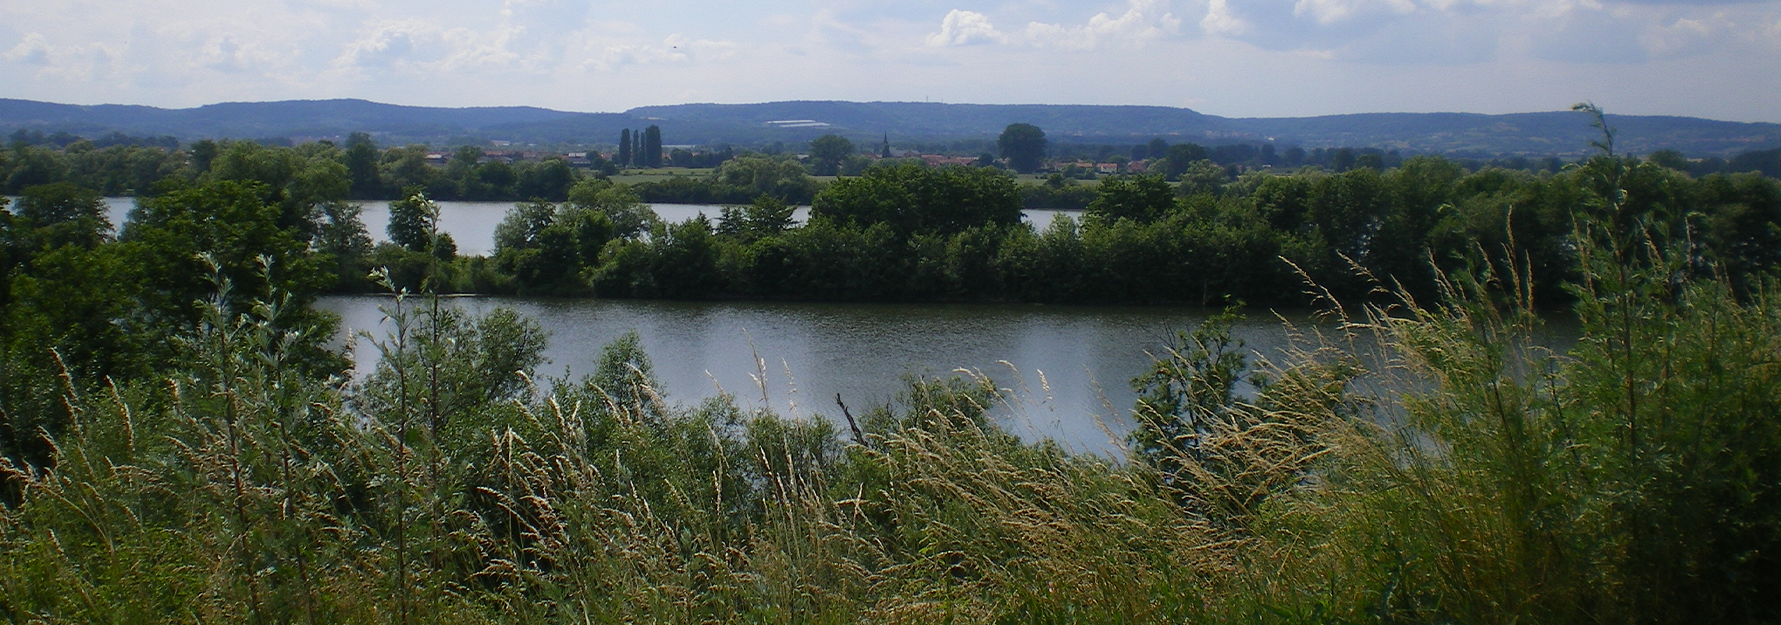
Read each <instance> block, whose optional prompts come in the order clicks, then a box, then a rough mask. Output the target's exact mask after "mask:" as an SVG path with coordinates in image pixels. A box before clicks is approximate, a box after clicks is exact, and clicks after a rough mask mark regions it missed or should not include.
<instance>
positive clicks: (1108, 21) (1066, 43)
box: [1025, 0, 1181, 50]
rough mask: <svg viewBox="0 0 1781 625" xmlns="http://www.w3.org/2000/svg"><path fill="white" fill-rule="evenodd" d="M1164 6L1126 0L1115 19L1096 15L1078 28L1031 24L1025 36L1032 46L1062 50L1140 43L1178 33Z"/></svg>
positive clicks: (1161, 1) (1159, 1) (1154, 0)
mask: <svg viewBox="0 0 1781 625" xmlns="http://www.w3.org/2000/svg"><path fill="white" fill-rule="evenodd" d="M1167 4H1168V3H1167V2H1166V0H1129V4H1128V5H1127V7H1126V12H1125V13H1124V14H1121V15H1120V16H1119V17H1113V16H1110V15H1108V14H1106V13H1097V14H1095V16H1094V17H1091V18H1089V20H1088V23H1087V24H1084V25H1081V26H1063V25H1059V24H1047V23H1042V22H1031V23H1029V24H1027V28H1026V31H1025V35H1026V38H1027V40H1028V41H1029V42H1030V43H1032V44H1033V45H1035V46H1038V47H1042V48H1061V49H1065V50H1094V49H1096V48H1099V47H1100V46H1101V44H1102V43H1103V42H1105V41H1119V42H1125V43H1129V44H1134V45H1136V44H1142V43H1144V42H1146V41H1149V40H1152V39H1156V38H1158V37H1161V36H1163V35H1167V34H1174V33H1177V32H1180V29H1181V20H1180V19H1179V18H1176V17H1175V15H1174V14H1173V13H1170V12H1168V8H1167Z"/></svg>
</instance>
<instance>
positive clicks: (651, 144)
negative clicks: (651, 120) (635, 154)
mask: <svg viewBox="0 0 1781 625" xmlns="http://www.w3.org/2000/svg"><path fill="white" fill-rule="evenodd" d="M642 156H643V158H642V159H641V160H642V161H643V166H644V167H650V168H656V167H661V166H662V129H661V127H660V126H657V125H655V124H650V125H649V127H648V128H644V129H643V155H642Z"/></svg>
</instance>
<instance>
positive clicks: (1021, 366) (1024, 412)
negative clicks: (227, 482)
mask: <svg viewBox="0 0 1781 625" xmlns="http://www.w3.org/2000/svg"><path fill="white" fill-rule="evenodd" d="M393 301H394V300H393V299H391V298H389V297H381V296H329V297H324V298H322V299H321V301H320V302H319V303H318V307H320V308H323V309H326V310H331V311H334V312H336V313H339V314H340V316H341V318H342V320H343V324H342V325H344V326H345V327H347V328H350V329H351V330H352V331H354V332H357V331H360V330H366V331H369V333H370V334H371V335H373V336H380V335H382V334H384V333H387V332H388V330H389V324H388V323H387V322H385V321H384V319H383V317H384V313H383V312H381V311H380V307H388V306H389V305H391V304H392V303H393ZM410 301H411V302H413V301H417V300H410ZM442 301H443V302H444V303H445V305H448V306H457V307H461V308H463V309H464V310H466V311H468V312H472V313H480V312H486V311H488V310H491V309H493V308H495V307H497V306H505V307H510V308H513V309H516V310H517V311H519V312H520V313H522V314H524V315H526V316H528V317H531V318H532V319H535V320H537V321H538V322H539V323H540V324H541V325H542V326H543V327H544V328H545V329H546V330H547V331H549V332H550V341H549V346H548V347H547V348H546V350H545V356H546V357H547V358H549V359H550V362H549V363H548V364H546V365H544V366H543V367H540V374H541V376H549V377H563V376H564V375H565V374H566V375H567V376H568V377H569V378H570V379H579V378H580V377H581V376H582V375H585V374H587V373H590V372H591V371H592V368H593V366H594V363H595V362H596V359H597V358H598V356H599V353H600V348H601V347H602V346H603V345H605V344H606V343H608V342H610V341H612V340H613V339H615V338H618V337H619V336H621V335H623V334H624V333H625V332H629V331H635V332H637V334H638V336H639V337H640V338H641V339H642V344H643V347H644V349H645V350H646V351H647V352H648V353H649V355H650V358H651V360H652V362H653V364H654V367H655V373H656V375H657V377H658V378H659V379H660V380H661V383H662V386H663V387H664V389H663V390H665V391H666V394H667V396H668V398H669V400H670V401H672V402H678V403H685V404H690V403H696V402H698V401H700V400H702V399H705V398H708V397H712V396H715V395H717V394H718V393H720V392H727V393H729V394H731V395H733V396H735V397H736V398H737V401H738V403H739V404H741V405H742V406H743V407H745V408H754V407H761V406H765V407H768V408H770V409H772V410H774V411H776V412H778V413H780V414H782V415H791V416H798V417H810V416H815V415H821V416H823V417H827V418H836V417H838V416H839V415H840V411H839V409H837V408H836V405H835V396H836V395H837V394H839V395H840V396H841V397H842V400H843V401H845V402H846V403H847V405H848V408H849V409H850V410H852V411H853V412H854V414H856V415H858V414H862V413H864V412H865V411H866V410H867V409H869V408H870V407H871V406H874V405H882V404H884V403H885V402H888V401H890V400H891V399H892V398H893V397H894V396H895V394H896V393H897V391H898V390H899V389H900V388H902V386H903V382H902V377H903V376H904V375H905V374H911V375H921V374H927V375H951V374H952V372H953V371H954V370H957V369H965V370H969V371H976V372H980V373H982V374H983V375H987V376H989V377H990V378H991V379H993V380H994V381H995V382H996V384H997V385H998V387H1001V388H1006V389H1009V390H1010V391H1011V393H1010V396H1011V398H1012V399H1011V401H1010V402H1009V403H1008V404H1007V405H1004V406H1000V407H998V408H997V409H996V411H995V413H994V414H995V416H996V418H997V419H998V420H999V421H1000V422H1001V424H1002V425H1003V426H1004V427H1005V428H1007V429H1008V430H1009V431H1011V432H1013V433H1015V434H1017V435H1019V436H1021V437H1022V438H1025V439H1028V440H1037V439H1040V438H1051V439H1053V440H1056V441H1058V442H1059V443H1061V444H1063V445H1064V446H1066V447H1067V448H1070V449H1073V450H1076V451H1088V452H1097V453H1103V454H1108V455H1115V456H1117V455H1120V454H1119V452H1118V446H1117V444H1116V443H1115V439H1118V438H1121V437H1123V436H1124V435H1125V433H1126V432H1127V431H1129V430H1130V429H1131V420H1130V416H1129V412H1130V409H1131V406H1132V403H1133V402H1134V401H1135V400H1136V398H1137V394H1136V392H1135V391H1133V390H1132V388H1131V385H1130V381H1131V379H1132V378H1133V377H1134V376H1137V375H1138V374H1140V373H1142V372H1143V371H1144V370H1145V369H1146V368H1147V367H1148V366H1149V364H1150V363H1151V358H1150V354H1151V353H1159V350H1160V348H1162V346H1163V345H1165V343H1166V341H1167V340H1168V337H1169V336H1170V335H1171V334H1172V333H1173V332H1175V331H1176V330H1181V329H1191V328H1192V327H1194V326H1195V325H1197V324H1198V323H1199V322H1200V321H1201V320H1203V319H1205V318H1206V316H1207V315H1209V314H1211V313H1212V312H1213V311H1208V310H1203V309H1185V308H1088V307H1064V306H1037V305H964V304H819V303H803V302H796V303H794V302H667V301H640V300H598V299H526V298H505V297H464V298H445V299H444V300H442ZM1235 330H1236V332H1235V333H1236V335H1237V336H1238V337H1240V338H1242V339H1243V340H1244V341H1245V342H1247V343H1248V346H1249V348H1250V349H1252V350H1256V351H1258V352H1260V353H1264V354H1270V355H1274V354H1278V353H1279V351H1280V350H1281V349H1282V348H1284V347H1285V346H1286V341H1285V336H1286V333H1285V332H1283V331H1282V328H1281V326H1280V322H1279V320H1278V319H1276V318H1274V317H1272V316H1271V315H1269V314H1267V313H1265V312H1263V313H1258V314H1256V315H1254V316H1253V317H1252V318H1251V319H1248V320H1245V321H1243V322H1241V323H1239V324H1238V325H1237V327H1236V329H1235ZM355 344H356V348H355V357H356V358H357V360H358V366H359V368H360V370H361V372H362V371H366V370H369V368H370V367H371V365H372V364H373V363H374V362H375V359H376V357H377V350H376V349H375V348H374V347H373V346H372V345H371V343H370V340H369V339H368V338H360V339H358V340H356V341H355ZM757 356H758V358H759V360H757V359H756V358H757ZM757 378H758V379H760V382H758V383H757V381H756V379H757Z"/></svg>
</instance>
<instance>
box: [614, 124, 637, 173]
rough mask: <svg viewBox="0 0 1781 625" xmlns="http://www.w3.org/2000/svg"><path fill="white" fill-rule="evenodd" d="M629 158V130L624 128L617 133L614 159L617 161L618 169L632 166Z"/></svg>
mask: <svg viewBox="0 0 1781 625" xmlns="http://www.w3.org/2000/svg"><path fill="white" fill-rule="evenodd" d="M631 156H632V155H631V129H630V128H626V129H624V130H620V131H618V155H617V156H616V157H615V158H616V159H617V160H618V165H619V167H630V166H631V165H633V163H632V160H631Z"/></svg>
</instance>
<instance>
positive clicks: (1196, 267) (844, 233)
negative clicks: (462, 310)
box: [495, 157, 1781, 307]
mask: <svg viewBox="0 0 1781 625" xmlns="http://www.w3.org/2000/svg"><path fill="white" fill-rule="evenodd" d="M1617 162H1621V163H1623V165H1624V167H1625V171H1626V173H1625V175H1624V179H1623V180H1622V181H1621V184H1623V185H1624V186H1625V188H1626V189H1627V194H1628V195H1627V198H1628V199H1627V201H1626V203H1625V204H1624V205H1623V207H1622V208H1620V209H1619V211H1620V213H1621V214H1618V215H1615V216H1613V217H1612V218H1613V219H1614V220H1616V221H1617V222H1625V223H1628V224H1644V227H1647V228H1651V229H1652V230H1653V231H1654V232H1655V231H1661V232H1662V236H1664V237H1666V238H1667V239H1671V240H1674V241H1678V242H1682V241H1685V242H1687V244H1688V245H1690V246H1692V248H1691V249H1692V250H1693V252H1694V253H1696V254H1698V255H1700V257H1701V258H1702V259H1704V260H1703V262H1710V263H1711V264H1712V266H1713V267H1714V268H1715V271H1721V272H1724V273H1725V274H1726V275H1727V276H1728V278H1729V279H1730V280H1731V281H1732V282H1733V283H1735V284H1739V285H1744V286H1745V287H1747V288H1755V287H1754V285H1755V284H1756V283H1757V282H1758V281H1759V280H1760V279H1761V278H1762V277H1763V276H1766V275H1768V274H1769V273H1770V272H1772V271H1773V270H1774V269H1775V268H1776V267H1778V266H1781V187H1778V186H1777V183H1776V181H1775V180H1774V179H1771V178H1766V177H1763V176H1759V175H1754V174H1735V175H1723V174H1713V175H1708V176H1704V177H1699V178H1696V177H1693V176H1690V175H1688V174H1687V173H1684V172H1681V171H1677V170H1675V169H1671V168H1668V167H1665V166H1663V165H1661V164H1658V163H1654V162H1651V161H1649V160H1640V159H1626V160H1624V161H1617ZM1591 175H1593V174H1592V173H1591V170H1590V169H1589V168H1588V167H1579V168H1573V169H1571V170H1567V171H1564V172H1560V173H1556V174H1553V173H1546V174H1532V173H1528V172H1523V171H1513V170H1504V169H1487V170H1483V171H1479V172H1468V171H1466V170H1465V169H1464V168H1462V167H1460V166H1459V165H1458V164H1456V163H1454V162H1453V161H1450V160H1447V159H1443V158H1439V157H1416V158H1412V159H1408V160H1406V161H1405V162H1404V163H1403V164H1402V165H1400V166H1399V167H1396V168H1391V169H1387V170H1384V171H1379V170H1375V169H1371V168H1357V169H1352V170H1349V171H1346V172H1342V173H1332V172H1326V171H1321V170H1306V171H1301V172H1295V173H1292V174H1285V175H1282V174H1274V173H1266V172H1252V173H1247V174H1244V175H1242V176H1239V177H1236V178H1227V177H1225V175H1224V171H1223V170H1222V169H1221V168H1217V167H1211V168H1210V169H1209V170H1208V174H1207V175H1206V176H1203V177H1196V176H1191V175H1190V176H1186V177H1184V178H1183V179H1182V180H1180V181H1177V182H1169V181H1168V180H1166V179H1165V178H1164V177H1162V176H1160V175H1131V176H1119V177H1108V178H1104V179H1103V180H1101V182H1100V184H1099V186H1098V187H1095V188H1094V192H1093V194H1092V199H1091V200H1090V201H1089V202H1088V204H1087V210H1086V211H1085V213H1083V214H1082V215H1081V217H1080V218H1073V217H1071V216H1068V215H1063V216H1059V217H1058V218H1057V219H1056V220H1054V221H1053V222H1052V224H1051V225H1050V226H1049V227H1047V228H1044V229H1036V228H1034V227H1033V226H1032V225H1031V224H1028V223H1024V222H1022V220H1021V212H1020V211H1021V208H1022V206H1023V195H1022V192H1021V191H1020V190H1019V187H1018V186H1017V185H1016V184H1015V182H1014V180H1013V179H1012V178H1011V177H1009V176H1008V175H1007V174H1005V173H1002V172H999V171H996V170H993V169H984V168H966V167H940V168H930V167H923V166H919V165H914V164H908V163H904V164H899V165H894V166H885V167H874V168H871V169H869V170H867V171H866V172H865V173H864V174H863V175H861V176H858V177H850V178H844V179H841V180H838V181H836V182H834V183H831V184H829V185H828V186H826V187H824V188H823V189H822V190H821V191H819V192H817V193H816V194H815V195H814V197H813V198H812V200H811V209H810V216H809V219H808V220H807V221H806V222H804V223H802V224H795V223H793V222H792V221H790V220H789V219H786V218H784V217H783V216H784V215H789V211H790V208H789V205H788V203H786V202H784V201H783V200H780V199H779V198H778V197H776V196H774V195H772V194H765V195H763V196H760V197H758V198H757V200H756V201H755V202H752V203H750V204H749V205H747V206H746V207H739V208H732V209H725V210H724V211H723V212H722V213H721V214H719V215H716V216H713V218H711V219H705V218H701V219H694V220H690V221H686V222H682V223H678V224H668V223H654V222H651V223H647V224H645V225H644V226H642V227H638V228H635V229H629V228H627V229H626V230H628V232H620V231H616V230H613V229H610V228H604V227H601V228H595V229H592V230H589V231H587V232H592V233H593V235H592V236H595V237H596V238H595V239H593V240H588V239H577V238H575V237H572V236H570V235H571V234H572V231H573V230H574V229H575V228H577V227H579V226H576V225H575V224H578V223H582V221H578V220H585V219H586V218H587V215H588V212H587V211H590V210H592V212H593V213H596V214H597V213H602V212H603V211H610V210H615V209H611V208H606V209H595V208H594V205H593V204H591V203H589V202H586V201H582V202H570V203H567V204H566V205H562V206H558V207H555V208H550V207H546V206H544V205H540V204H529V205H526V206H524V207H522V208H521V209H515V211H514V212H513V213H512V214H510V215H509V218H508V222H509V223H508V224H504V226H503V227H504V228H508V229H509V230H510V231H521V230H524V231H526V232H536V233H543V232H544V231H546V230H549V229H550V228H553V227H554V228H557V230H556V232H557V233H558V234H557V235H556V237H557V238H555V239H550V238H547V237H543V236H525V237H515V238H507V239H501V240H498V241H497V244H498V249H497V250H496V252H495V258H496V259H497V263H496V266H497V269H498V270H500V271H501V272H502V274H503V275H504V276H511V277H512V280H511V282H503V283H501V285H500V286H499V288H498V291H499V292H517V293H534V294H558V295H593V296H599V297H668V298H789V299H818V300H859V301H918V300H958V301H1025V302H1047V303H1149V304H1156V303H1180V304H1194V305H1220V304H1222V303H1225V302H1231V301H1245V302H1249V303H1252V304H1269V305H1289V306H1298V305H1307V304H1309V303H1311V302H1312V301H1313V300H1314V299H1316V298H1318V297H1322V296H1323V295H1325V294H1320V293H1308V292H1307V291H1306V289H1305V287H1304V284H1305V281H1306V280H1307V279H1310V280H1311V281H1314V282H1316V283H1317V284H1320V285H1322V287H1323V288H1325V289H1327V290H1328V291H1329V293H1328V294H1329V295H1334V296H1337V297H1345V298H1364V297H1365V295H1366V293H1367V292H1368V290H1369V289H1370V288H1371V287H1369V286H1368V285H1367V281H1366V280H1363V279H1359V278H1356V277H1355V275H1354V274H1353V273H1352V270H1353V269H1356V268H1359V269H1363V270H1365V272H1366V273H1367V274H1368V275H1370V276H1372V277H1373V278H1374V279H1378V280H1384V281H1386V282H1387V283H1389V284H1397V285H1401V286H1402V288H1403V289H1404V291H1405V292H1407V293H1409V294H1412V295H1415V296H1418V297H1423V298H1427V299H1428V300H1430V301H1436V300H1438V299H1439V298H1440V297H1441V294H1442V289H1443V287H1442V285H1441V283H1440V280H1439V276H1440V275H1442V274H1443V273H1445V272H1459V271H1463V270H1467V269H1472V268H1478V267H1484V266H1487V265H1490V263H1493V262H1494V263H1496V264H1495V265H1492V266H1491V267H1492V268H1493V269H1494V270H1496V271H1499V272H1503V273H1517V272H1519V273H1526V274H1528V275H1529V277H1530V278H1532V280H1531V282H1532V283H1533V284H1536V285H1539V286H1538V287H1537V289H1538V290H1537V292H1535V293H1531V294H1530V295H1533V296H1536V297H1537V300H1538V301H1540V302H1542V303H1543V304H1542V305H1550V306H1552V307H1563V306H1566V305H1568V302H1569V301H1570V299H1571V297H1572V295H1571V294H1570V293H1569V292H1567V291H1566V289H1565V287H1564V286H1563V285H1565V284H1567V283H1570V282H1571V281H1573V280H1574V279H1575V275H1573V273H1571V272H1572V271H1573V268H1574V267H1575V265H1576V262H1577V258H1576V251H1575V250H1576V242H1575V241H1574V240H1573V239H1572V237H1573V230H1574V227H1575V224H1576V223H1577V222H1578V221H1579V220H1581V219H1585V218H1590V219H1606V218H1608V216H1602V215H1590V214H1587V211H1586V210H1585V207H1584V206H1583V204H1582V202H1583V199H1584V198H1586V197H1589V194H1590V193H1591V192H1592V190H1591V188H1590V186H1589V181H1590V180H1591V179H1592V178H1591V177H1590V176H1591ZM590 188H591V187H590ZM609 189H610V190H609V191H608V192H610V193H625V192H626V191H625V190H623V189H624V188H623V187H622V186H621V185H612V186H610V187H609ZM642 212H645V211H644V209H642V207H641V206H640V205H636V204H632V205H630V207H628V208H624V209H623V210H622V211H620V213H613V214H621V213H622V214H632V213H642ZM546 215H551V216H553V217H550V218H548V219H547V218H546V217H545V216H546ZM626 219H631V218H629V217H626ZM632 221H635V220H632ZM521 224H528V225H526V226H525V227H524V228H520V225H521ZM1505 250H1509V251H1512V254H1513V258H1515V259H1516V260H1515V262H1514V263H1508V261H1503V260H1500V258H1503V257H1504V256H1502V255H1503V254H1505V253H1510V252H1506V251H1505ZM534 254H535V255H539V256H541V257H549V258H553V259H555V260H553V261H551V262H549V263H547V264H548V266H550V267H551V268H552V271H553V272H554V273H552V274H550V276H548V277H547V278H535V277H527V276H531V275H533V274H526V273H524V272H519V271H517V270H515V269H508V268H510V267H518V266H519V264H518V263H517V261H502V260H499V259H504V258H505V259H518V258H522V257H526V256H527V255H534ZM1492 258H1499V260H1496V261H1492V260H1489V259H1492Z"/></svg>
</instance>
